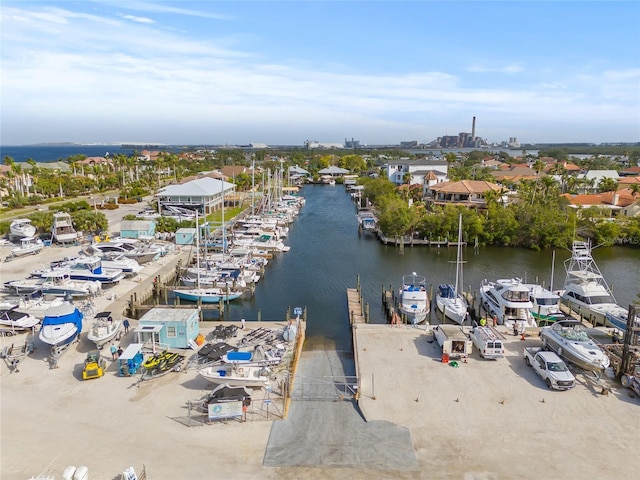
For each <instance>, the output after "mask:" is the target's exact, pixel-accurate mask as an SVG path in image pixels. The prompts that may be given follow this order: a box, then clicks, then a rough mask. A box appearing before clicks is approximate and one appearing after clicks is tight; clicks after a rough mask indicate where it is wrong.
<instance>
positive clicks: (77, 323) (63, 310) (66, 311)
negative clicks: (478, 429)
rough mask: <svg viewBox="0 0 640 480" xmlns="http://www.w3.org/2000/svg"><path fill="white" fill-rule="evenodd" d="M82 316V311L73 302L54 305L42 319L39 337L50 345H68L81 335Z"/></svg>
mask: <svg viewBox="0 0 640 480" xmlns="http://www.w3.org/2000/svg"><path fill="white" fill-rule="evenodd" d="M82 318H83V315H82V312H80V310H78V309H77V308H76V307H75V305H73V304H72V303H64V304H62V305H60V306H58V307H52V308H50V309H49V310H47V314H46V315H45V317H44V320H42V327H41V328H40V333H39V335H38V337H39V338H40V340H41V341H42V342H44V343H46V344H48V345H52V346H62V345H67V344H69V343H71V342H72V341H73V340H75V339H76V338H78V336H79V335H80V332H81V331H82Z"/></svg>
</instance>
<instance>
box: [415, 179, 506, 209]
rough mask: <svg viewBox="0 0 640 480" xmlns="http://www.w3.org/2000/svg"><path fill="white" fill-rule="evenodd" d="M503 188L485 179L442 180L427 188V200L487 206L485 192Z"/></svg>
mask: <svg viewBox="0 0 640 480" xmlns="http://www.w3.org/2000/svg"><path fill="white" fill-rule="evenodd" d="M502 190H503V188H502V187H501V186H500V185H496V184H495V183H491V182H487V181H485V180H460V181H459V182H441V183H436V184H435V185H432V186H430V187H429V188H428V189H427V192H426V196H425V201H426V202H427V203H431V204H434V205H462V206H466V207H475V208H484V207H486V199H485V194H486V193H487V192H489V191H494V192H496V193H498V194H499V193H500V192H502Z"/></svg>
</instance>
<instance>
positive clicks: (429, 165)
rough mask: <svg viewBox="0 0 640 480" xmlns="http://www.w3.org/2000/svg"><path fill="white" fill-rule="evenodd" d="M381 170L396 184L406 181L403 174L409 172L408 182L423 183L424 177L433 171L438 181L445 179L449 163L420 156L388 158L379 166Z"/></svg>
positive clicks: (412, 183) (411, 183)
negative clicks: (415, 158)
mask: <svg viewBox="0 0 640 480" xmlns="http://www.w3.org/2000/svg"><path fill="white" fill-rule="evenodd" d="M380 171H381V172H384V175H386V177H387V178H388V179H389V181H390V182H393V183H395V184H396V185H402V184H404V183H407V181H406V179H405V175H407V174H409V175H410V178H409V182H408V183H409V184H410V185H414V184H420V185H422V184H424V178H425V176H427V175H428V174H429V172H431V171H433V172H434V174H435V175H436V177H438V179H439V181H447V180H448V178H447V174H448V171H449V164H448V163H447V162H446V160H432V159H427V158H421V159H418V160H409V158H401V159H399V160H390V161H388V162H387V163H385V164H384V165H382V167H381V168H380Z"/></svg>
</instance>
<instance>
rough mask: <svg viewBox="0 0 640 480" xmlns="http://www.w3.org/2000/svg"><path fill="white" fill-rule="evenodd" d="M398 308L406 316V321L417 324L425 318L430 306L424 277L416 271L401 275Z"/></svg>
mask: <svg viewBox="0 0 640 480" xmlns="http://www.w3.org/2000/svg"><path fill="white" fill-rule="evenodd" d="M398 308H399V310H400V312H402V313H403V314H404V315H406V316H407V323H410V324H418V323H423V322H424V321H425V320H426V318H427V315H428V314H429V310H430V306H429V296H428V294H427V279H426V278H425V277H423V276H422V275H418V274H417V273H416V272H413V273H412V274H411V275H404V276H403V277H402V287H401V288H400V302H399V305H398Z"/></svg>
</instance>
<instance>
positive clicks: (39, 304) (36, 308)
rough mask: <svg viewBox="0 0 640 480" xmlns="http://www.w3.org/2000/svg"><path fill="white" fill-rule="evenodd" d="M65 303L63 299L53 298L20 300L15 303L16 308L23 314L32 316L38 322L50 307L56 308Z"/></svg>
mask: <svg viewBox="0 0 640 480" xmlns="http://www.w3.org/2000/svg"><path fill="white" fill-rule="evenodd" d="M63 303H65V300H64V298H62V297H55V298H53V299H51V300H46V299H44V298H42V297H38V298H27V299H24V298H20V299H19V301H18V302H17V308H18V309H19V310H20V311H21V312H24V313H28V314H30V315H33V316H34V317H36V318H37V319H38V320H42V319H43V318H44V317H45V315H46V313H47V311H49V309H50V308H52V307H58V306H60V305H62V304H63Z"/></svg>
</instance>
